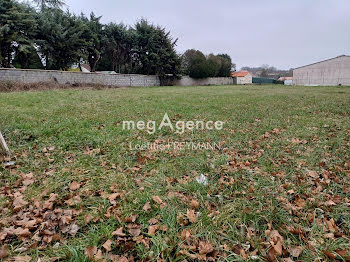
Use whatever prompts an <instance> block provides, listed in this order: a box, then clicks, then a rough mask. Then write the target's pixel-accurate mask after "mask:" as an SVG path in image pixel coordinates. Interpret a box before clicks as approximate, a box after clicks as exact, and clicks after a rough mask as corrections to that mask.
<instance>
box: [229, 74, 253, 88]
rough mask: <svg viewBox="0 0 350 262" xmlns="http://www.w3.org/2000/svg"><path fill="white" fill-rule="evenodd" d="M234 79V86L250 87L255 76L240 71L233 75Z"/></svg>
mask: <svg viewBox="0 0 350 262" xmlns="http://www.w3.org/2000/svg"><path fill="white" fill-rule="evenodd" d="M231 76H232V77H233V84H236V85H250V84H251V83H252V82H253V75H252V74H251V73H249V72H248V71H238V72H233V73H232V74H231Z"/></svg>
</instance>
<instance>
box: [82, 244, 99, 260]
mask: <svg viewBox="0 0 350 262" xmlns="http://www.w3.org/2000/svg"><path fill="white" fill-rule="evenodd" d="M84 253H85V256H87V257H88V258H89V259H91V260H93V258H94V256H95V254H96V253H97V247H96V246H93V247H86V248H85V251H84Z"/></svg>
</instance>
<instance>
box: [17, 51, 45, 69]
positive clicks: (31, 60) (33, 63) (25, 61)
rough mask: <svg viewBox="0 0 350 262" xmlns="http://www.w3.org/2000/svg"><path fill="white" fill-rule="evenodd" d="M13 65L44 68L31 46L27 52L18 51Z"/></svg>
mask: <svg viewBox="0 0 350 262" xmlns="http://www.w3.org/2000/svg"><path fill="white" fill-rule="evenodd" d="M12 64H13V65H14V67H16V68H23V69H44V66H43V64H42V61H41V59H40V56H39V55H38V53H37V51H36V50H35V48H34V47H33V46H31V48H28V50H27V52H22V51H18V52H16V54H15V58H14V60H13V62H12Z"/></svg>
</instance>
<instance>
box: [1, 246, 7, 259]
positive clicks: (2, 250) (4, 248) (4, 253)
mask: <svg viewBox="0 0 350 262" xmlns="http://www.w3.org/2000/svg"><path fill="white" fill-rule="evenodd" d="M8 255H9V251H8V249H7V247H6V246H2V247H1V248H0V259H3V258H5V257H8Z"/></svg>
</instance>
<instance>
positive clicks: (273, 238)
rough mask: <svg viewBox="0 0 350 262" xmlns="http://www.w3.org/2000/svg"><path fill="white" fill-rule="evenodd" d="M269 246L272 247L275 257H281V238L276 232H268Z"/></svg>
mask: <svg viewBox="0 0 350 262" xmlns="http://www.w3.org/2000/svg"><path fill="white" fill-rule="evenodd" d="M270 244H271V246H272V247H273V250H274V251H275V254H276V255H277V256H281V255H282V248H283V237H282V236H281V235H280V233H279V232H278V231H277V230H272V231H271V232H270Z"/></svg>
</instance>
